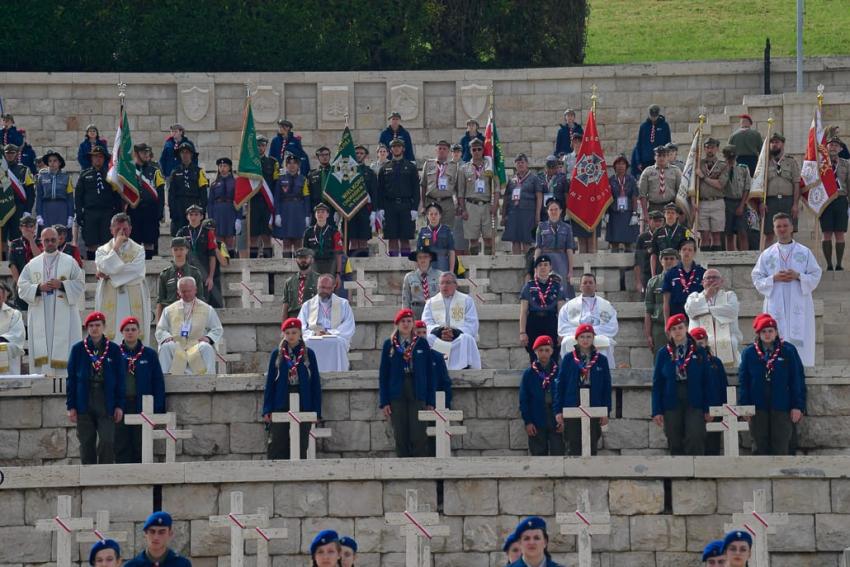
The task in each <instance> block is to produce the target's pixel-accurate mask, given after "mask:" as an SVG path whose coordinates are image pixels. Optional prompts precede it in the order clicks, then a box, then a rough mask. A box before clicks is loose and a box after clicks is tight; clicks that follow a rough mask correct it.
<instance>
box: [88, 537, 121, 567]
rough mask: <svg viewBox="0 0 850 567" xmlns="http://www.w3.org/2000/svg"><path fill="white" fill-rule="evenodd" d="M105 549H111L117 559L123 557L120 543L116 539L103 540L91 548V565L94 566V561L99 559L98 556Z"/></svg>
mask: <svg viewBox="0 0 850 567" xmlns="http://www.w3.org/2000/svg"><path fill="white" fill-rule="evenodd" d="M104 549H111V550H113V551H114V552H115V557H121V546H120V545H118V542H117V541H115V540H114V539H103V540H100V541H98V542H96V543H95V544H94V545H93V546H91V551H90V552H89V565H94V560H95V558H96V557H97V554H98V553H100V552H101V551H103V550H104Z"/></svg>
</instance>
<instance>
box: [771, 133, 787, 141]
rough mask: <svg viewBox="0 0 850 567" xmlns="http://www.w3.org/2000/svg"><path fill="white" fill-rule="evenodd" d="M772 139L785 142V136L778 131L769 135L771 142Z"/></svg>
mask: <svg viewBox="0 0 850 567" xmlns="http://www.w3.org/2000/svg"><path fill="white" fill-rule="evenodd" d="M773 140H779V141H780V142H782V143H785V136H783V135H782V134H780V133H779V132H774V133H773V136H771V137H770V141H771V142H772V141H773Z"/></svg>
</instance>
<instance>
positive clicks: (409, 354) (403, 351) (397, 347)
mask: <svg viewBox="0 0 850 567" xmlns="http://www.w3.org/2000/svg"><path fill="white" fill-rule="evenodd" d="M418 340H419V337H417V336H414V337H413V338H412V339H411V340H410V342H409V343H408V345H407V348H405V347H402V346H401V343H400V342H399V340H398V331H396V332H395V333H393V336H392V338H391V341H392V345H393V351H395V352H397V353H399V354H400V355H401V358H402V360H404V364H405V366H409V365H410V361H411V359H412V358H413V347H414V346H415V345H416V341H418ZM390 354H391V355H392V352H391V353H390Z"/></svg>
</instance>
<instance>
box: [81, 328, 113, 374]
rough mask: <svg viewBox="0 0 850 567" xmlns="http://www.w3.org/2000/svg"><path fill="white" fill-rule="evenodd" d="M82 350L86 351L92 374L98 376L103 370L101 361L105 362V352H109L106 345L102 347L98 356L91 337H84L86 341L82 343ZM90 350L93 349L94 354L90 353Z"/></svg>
mask: <svg viewBox="0 0 850 567" xmlns="http://www.w3.org/2000/svg"><path fill="white" fill-rule="evenodd" d="M89 342H91V343H92V347H91V348H89ZM83 348H84V349H86V354H87V355H89V360H91V366H92V368H93V369H94V373H95V374H99V373H100V371H101V370H102V369H103V361H104V360H106V352H107V351H108V350H109V346H108V343H107V344H104V345H103V352H102V353H100V355H98V354H97V347H96V346H95V344H94V341H93V340H92V338H91V337H86V340H84V341H83ZM92 349H94V352H92Z"/></svg>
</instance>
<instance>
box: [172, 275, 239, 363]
mask: <svg viewBox="0 0 850 567" xmlns="http://www.w3.org/2000/svg"><path fill="white" fill-rule="evenodd" d="M197 293H198V288H197V285H196V284H195V278H192V277H188V276H186V277H182V278H180V279H179V280H178V281H177V295H179V296H180V299H178V300H177V301H175V302H174V303H172V304H171V305H169V306H168V307H166V308H165V309H164V310H163V311H162V316H161V317H160V318H159V323H158V324H157V326H156V342H157V344H159V363H160V365H161V366H162V372H163V374H195V375H203V374H215V347H214V346H213V345H214V344H215V343H217V342H218V341H220V340H221V337H222V335H223V334H224V330H223V329H222V327H221V321H220V320H219V318H218V315H217V314H216V312H215V309H213V308H212V307H210V306H209V304H207V303H204V302H203V301H201V300H200V299H198V298H197V297H196V295H197Z"/></svg>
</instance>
